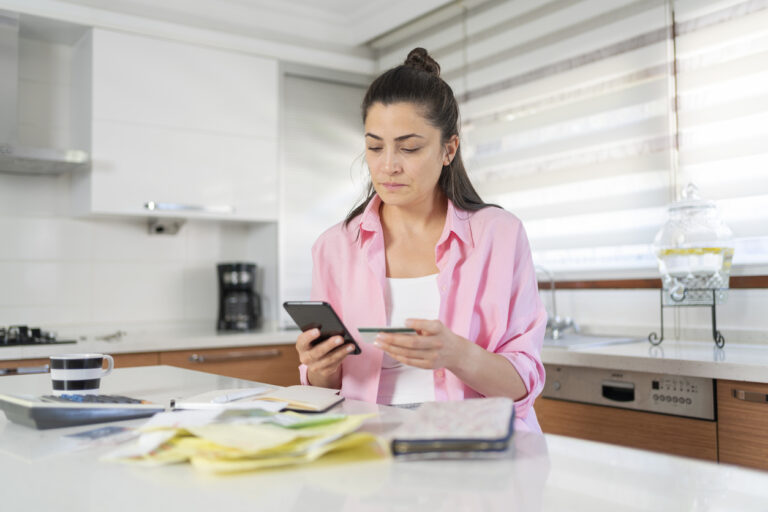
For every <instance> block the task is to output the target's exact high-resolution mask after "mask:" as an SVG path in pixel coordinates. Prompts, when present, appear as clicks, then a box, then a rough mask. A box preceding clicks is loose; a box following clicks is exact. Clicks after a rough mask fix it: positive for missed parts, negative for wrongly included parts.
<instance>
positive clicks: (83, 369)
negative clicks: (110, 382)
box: [51, 354, 115, 395]
mask: <svg viewBox="0 0 768 512" xmlns="http://www.w3.org/2000/svg"><path fill="white" fill-rule="evenodd" d="M105 359H106V360H107V369H106V370H105V369H103V368H102V366H103V365H104V360H105ZM114 366H115V360H114V359H112V356H110V355H107V354H63V355H58V356H51V384H52V385H53V392H54V394H57V395H60V394H64V393H67V394H72V393H79V394H89V393H91V394H92V393H98V392H99V385H100V384H101V378H102V377H106V376H107V375H109V374H110V373H112V369H113V368H114Z"/></svg>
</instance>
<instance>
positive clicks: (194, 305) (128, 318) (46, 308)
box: [0, 39, 277, 331]
mask: <svg viewBox="0 0 768 512" xmlns="http://www.w3.org/2000/svg"><path fill="white" fill-rule="evenodd" d="M20 54H21V58H20V87H19V103H20V105H19V119H20V130H19V138H20V140H21V142H22V143H26V144H30V145H35V146H43V147H45V146H54V147H62V148H63V147H67V146H69V144H70V140H69V131H68V129H69V128H68V127H69V121H70V119H69V115H70V114H69V87H70V84H69V59H70V57H71V52H70V49H69V47H68V46H66V45H59V44H52V43H47V42H41V41H32V40H26V39H21V41H20ZM70 181H71V176H69V175H61V176H30V175H25V176H22V175H11V174H3V173H0V326H3V325H5V326H8V325H15V324H29V325H34V326H40V327H43V328H64V330H65V331H66V330H67V327H68V326H69V327H71V326H75V325H101V326H105V328H107V327H109V328H111V327H115V328H122V329H124V330H128V329H129V326H130V325H139V324H140V325H146V324H148V323H152V324H166V325H169V326H171V325H175V324H184V325H189V324H198V323H199V324H201V325H205V326H210V328H211V329H213V328H214V327H215V319H216V316H217V314H218V310H217V307H218V305H217V304H218V288H217V281H216V263H218V262H222V261H253V262H255V263H257V265H259V266H260V267H261V271H262V272H261V279H260V286H259V289H260V291H261V292H262V293H263V295H264V309H265V312H266V319H267V320H268V321H272V322H273V321H274V320H275V318H276V315H277V308H276V304H277V300H276V297H277V226H276V224H275V223H265V224H247V223H225V222H209V221H190V222H187V223H186V224H185V225H184V226H183V227H182V229H181V231H180V232H179V233H178V234H177V235H160V236H158V235H149V234H148V232H147V224H146V222H147V221H146V220H145V219H129V220H128V219H83V218H77V217H74V216H73V215H72V214H71V212H72V211H73V208H72V204H71V202H70V196H71V193H70V185H71V184H70Z"/></svg>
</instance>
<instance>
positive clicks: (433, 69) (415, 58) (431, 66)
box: [403, 47, 440, 76]
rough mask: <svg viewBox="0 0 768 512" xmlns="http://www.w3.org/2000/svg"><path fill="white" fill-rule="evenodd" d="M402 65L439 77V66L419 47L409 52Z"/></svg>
mask: <svg viewBox="0 0 768 512" xmlns="http://www.w3.org/2000/svg"><path fill="white" fill-rule="evenodd" d="M403 65H404V66H408V67H411V68H415V69H419V70H421V71H426V72H427V73H430V74H432V75H435V76H440V64H438V63H437V61H436V60H435V59H433V58H432V57H431V56H430V55H429V53H427V50H425V49H424V48H421V47H419V48H414V49H413V50H411V51H410V53H408V57H406V59H405V62H404V63H403Z"/></svg>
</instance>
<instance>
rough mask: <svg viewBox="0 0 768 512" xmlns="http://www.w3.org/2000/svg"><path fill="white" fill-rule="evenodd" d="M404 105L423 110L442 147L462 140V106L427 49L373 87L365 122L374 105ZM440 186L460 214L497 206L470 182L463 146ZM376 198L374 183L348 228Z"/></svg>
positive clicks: (367, 96)
mask: <svg viewBox="0 0 768 512" xmlns="http://www.w3.org/2000/svg"><path fill="white" fill-rule="evenodd" d="M401 102H404V103H413V104H414V105H418V106H419V107H420V108H421V114H422V115H423V116H424V118H425V119H426V120H427V122H428V123H429V124H431V125H432V126H434V127H435V128H438V129H439V130H440V134H441V144H445V143H447V142H448V141H449V140H450V138H451V137H452V136H454V135H457V136H458V134H459V105H458V103H457V102H456V98H455V97H454V95H453V90H452V89H451V87H450V86H449V85H448V84H447V83H445V81H444V80H443V79H442V78H440V65H439V64H438V63H437V62H436V61H435V60H434V59H433V58H432V57H430V55H429V54H428V53H427V50H425V49H424V48H414V49H413V50H411V51H410V53H409V54H408V57H407V58H406V59H405V63H403V64H402V65H400V66H397V67H395V68H392V69H390V70H389V71H385V72H384V73H383V74H381V75H380V76H379V77H378V78H377V79H376V80H374V81H373V83H371V85H370V86H369V87H368V91H367V92H366V93H365V97H364V98H363V104H362V111H363V112H362V114H363V122H365V119H366V117H367V116H368V109H370V108H371V105H373V104H374V103H381V104H383V105H391V104H393V103H401ZM437 185H438V186H439V187H440V189H441V190H442V192H443V194H445V196H446V197H447V198H448V199H450V200H451V201H452V202H453V204H454V206H456V208H458V209H460V210H467V211H476V210H480V209H481V208H485V207H486V206H496V205H492V204H488V203H484V202H483V200H482V199H480V195H478V193H477V192H476V191H475V188H474V187H473V186H472V183H471V182H470V181H469V176H468V175H467V171H466V169H465V168H464V162H463V161H462V159H461V145H459V148H458V150H457V151H456V155H455V156H454V158H453V160H452V161H451V163H450V164H448V165H445V166H443V170H442V172H441V173H440V178H439V179H438V181H437ZM375 194H376V191H375V190H374V188H373V183H368V189H367V192H366V197H365V199H364V200H363V201H362V203H360V204H358V205H357V206H355V207H354V208H353V209H352V210H351V211H350V212H349V214H347V217H346V219H344V225H345V226H346V225H348V224H349V223H350V222H351V221H352V219H354V218H355V217H357V216H358V215H360V214H361V213H362V212H363V211H365V208H366V207H367V206H368V203H370V202H371V199H373V196H374V195H375Z"/></svg>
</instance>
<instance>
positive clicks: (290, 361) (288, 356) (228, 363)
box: [160, 345, 299, 386]
mask: <svg viewBox="0 0 768 512" xmlns="http://www.w3.org/2000/svg"><path fill="white" fill-rule="evenodd" d="M160 364H167V365H170V366H176V367H179V368H187V369H190V370H198V371H201V372H208V373H215V374H217V375H224V376H226V377H235V378H238V379H246V380H253V381H257V382H264V383H267V384H276V385H280V386H290V385H293V384H299V355H298V353H297V352H296V348H295V347H294V346H293V345H264V346H259V347H230V348H217V349H203V350H178V351H172V352H161V353H160Z"/></svg>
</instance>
